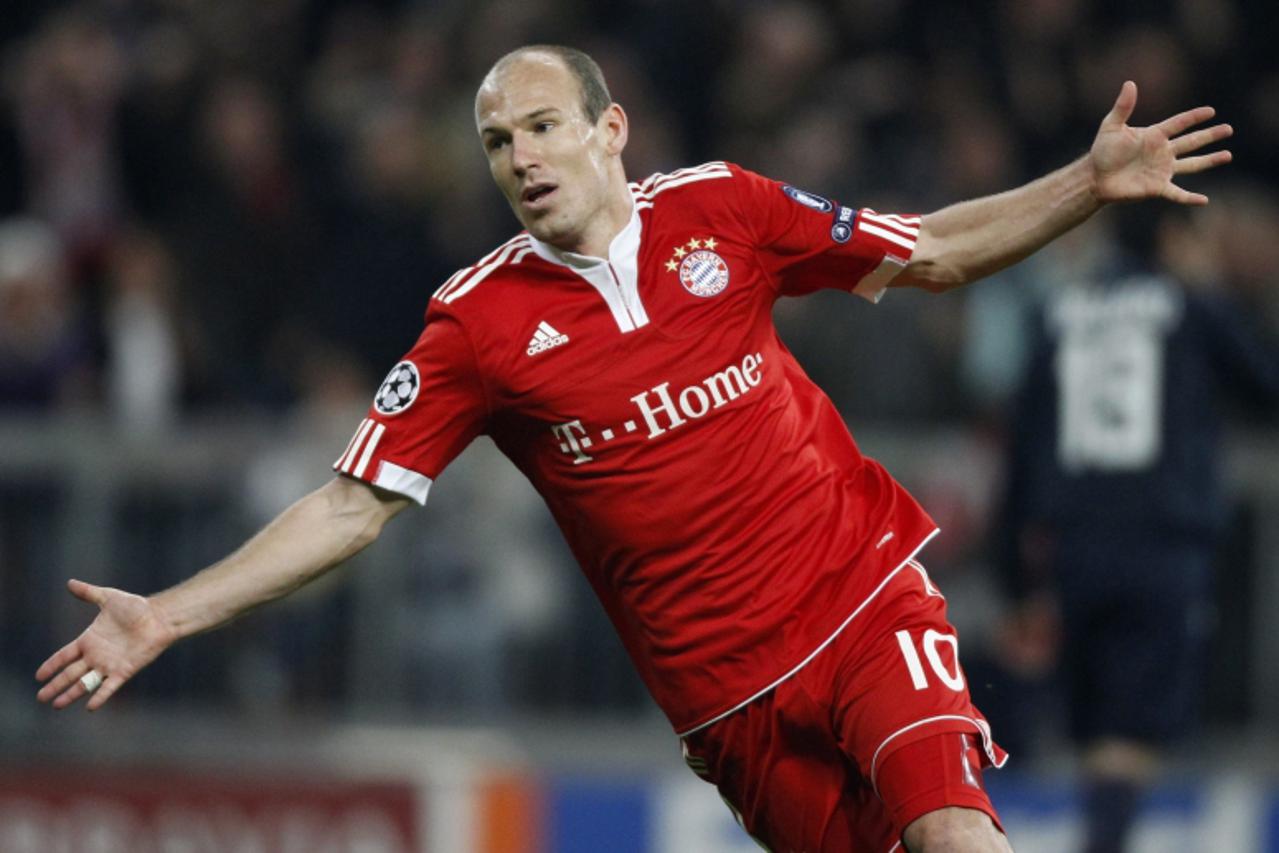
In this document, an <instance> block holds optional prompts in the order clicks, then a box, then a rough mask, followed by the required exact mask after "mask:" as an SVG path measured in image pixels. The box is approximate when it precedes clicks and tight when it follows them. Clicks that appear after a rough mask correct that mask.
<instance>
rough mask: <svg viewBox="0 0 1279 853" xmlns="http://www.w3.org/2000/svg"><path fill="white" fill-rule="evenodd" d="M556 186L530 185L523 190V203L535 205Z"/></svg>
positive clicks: (552, 191) (553, 190)
mask: <svg viewBox="0 0 1279 853" xmlns="http://www.w3.org/2000/svg"><path fill="white" fill-rule="evenodd" d="M555 190H556V187H555V186H554V185H553V184H547V185H545V186H537V187H530V188H528V189H526V190H525V191H524V203H525V204H527V205H530V206H536V205H537V204H538V202H540V201H542V200H543V199H545V198H547V197H548V196H550V195H551V194H552V193H554V192H555Z"/></svg>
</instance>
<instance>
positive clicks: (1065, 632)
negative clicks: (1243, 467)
mask: <svg viewBox="0 0 1279 853" xmlns="http://www.w3.org/2000/svg"><path fill="white" fill-rule="evenodd" d="M1112 230H1115V224H1114V221H1113V218H1111V219H1107V220H1106V221H1105V222H1102V221H1097V222H1093V223H1089V224H1088V225H1087V226H1085V227H1084V228H1083V229H1080V231H1078V232H1076V233H1075V234H1073V235H1071V240H1072V243H1073V244H1074V245H1073V246H1072V248H1073V249H1074V250H1075V251H1074V252H1073V253H1072V257H1073V258H1074V259H1075V263H1074V264H1073V265H1072V267H1071V268H1070V272H1071V273H1073V274H1074V276H1075V278H1074V279H1073V280H1061V281H1057V282H1055V283H1054V284H1055V285H1056V286H1055V287H1053V288H1052V289H1051V291H1050V293H1051V297H1050V299H1049V300H1048V301H1047V303H1046V304H1045V305H1044V306H1043V307H1042V311H1041V313H1040V315H1039V316H1038V317H1037V318H1036V334H1035V346H1034V350H1033V353H1032V357H1031V361H1030V364H1029V367H1028V370H1027V373H1026V376H1025V379H1024V382H1023V385H1022V388H1021V390H1020V392H1019V393H1018V399H1017V405H1016V407H1015V409H1014V412H1013V416H1014V417H1013V423H1012V435H1013V442H1012V446H1011V448H1010V449H1011V456H1010V463H1009V478H1010V480H1009V487H1008V492H1007V495H1006V501H1005V503H1006V508H1005V512H1004V519H1003V522H1004V523H1003V525H1002V532H1003V533H1004V535H1005V537H1006V543H1007V545H1006V547H1005V549H1004V552H1005V555H1004V560H1003V568H1004V570H1005V573H1006V576H1007V580H1008V588H1009V590H1010V592H1011V593H1012V594H1013V596H1014V599H1015V600H1016V601H1017V602H1018V605H1017V607H1018V610H1017V615H1016V617H1015V618H1014V620H1013V623H1012V624H1013V625H1015V626H1023V627H1024V628H1025V629H1026V630H1025V631H1024V632H1021V633H1022V639H1023V642H1029V641H1030V639H1031V635H1032V634H1035V633H1037V634H1039V635H1040V636H1043V635H1044V634H1045V633H1047V634H1048V635H1049V636H1050V637H1051V636H1053V635H1055V634H1056V631H1054V627H1056V628H1059V629H1060V650H1059V651H1060V670H1061V682H1062V687H1063V688H1064V692H1065V697H1066V699H1067V701H1068V703H1069V710H1070V723H1071V735H1072V737H1073V738H1074V739H1075V740H1076V742H1077V743H1078V744H1079V747H1080V749H1081V751H1082V755H1081V757H1082V762H1083V771H1084V775H1085V779H1086V793H1085V807H1086V813H1087V818H1088V821H1087V823H1088V830H1087V833H1086V837H1087V840H1086V845H1085V849H1086V850H1087V851H1089V853H1105V851H1120V850H1123V849H1125V842H1126V839H1127V837H1128V835H1129V829H1130V827H1131V825H1132V822H1133V818H1134V816H1135V815H1136V813H1137V810H1138V803H1139V797H1140V794H1141V791H1142V789H1143V787H1144V786H1146V785H1147V784H1149V783H1150V782H1151V781H1152V779H1153V778H1154V776H1155V774H1156V772H1157V764H1158V759H1159V757H1160V752H1161V751H1162V750H1163V749H1164V748H1165V747H1166V746H1167V745H1168V744H1170V743H1172V742H1174V741H1175V740H1177V739H1178V738H1180V737H1184V735H1185V733H1186V731H1187V729H1188V728H1190V727H1191V726H1192V725H1193V723H1194V720H1195V716H1196V715H1195V713H1194V712H1195V710H1196V708H1195V706H1196V704H1197V701H1198V700H1197V697H1198V696H1199V695H1200V694H1201V689H1200V688H1201V685H1202V682H1203V676H1204V672H1203V667H1204V663H1205V652H1206V643H1207V640H1208V635H1209V631H1210V628H1211V625H1212V622H1213V619H1212V614H1211V612H1210V609H1211V601H1212V599H1213V595H1212V574H1211V569H1212V565H1213V561H1214V557H1215V556H1216V545H1217V540H1218V535H1219V533H1220V532H1221V529H1222V526H1223V525H1224V523H1225V521H1226V516H1227V506H1226V500H1225V495H1224V494H1223V489H1222V486H1221V483H1220V482H1219V468H1220V458H1219V457H1220V440H1221V435H1220V433H1221V423H1220V419H1221V417H1222V413H1223V408H1224V406H1223V403H1225V402H1227V401H1228V400H1232V401H1236V402H1239V403H1242V404H1244V406H1245V407H1247V408H1249V409H1252V410H1260V411H1265V410H1269V411H1271V412H1273V411H1275V410H1276V409H1279V353H1277V352H1275V350H1274V348H1273V347H1272V346H1268V345H1267V344H1266V343H1265V342H1264V341H1263V340H1262V339H1261V338H1260V337H1259V336H1258V334H1257V332H1256V330H1255V329H1254V328H1253V327H1252V323H1251V322H1250V321H1249V318H1248V317H1247V316H1246V315H1245V314H1244V313H1243V312H1242V311H1241V310H1240V308H1239V307H1238V306H1237V305H1236V304H1235V303H1234V301H1233V300H1232V299H1231V298H1230V295H1229V294H1228V293H1227V292H1225V290H1224V286H1223V285H1222V284H1220V283H1218V282H1216V281H1213V280H1212V279H1211V278H1206V277H1205V275H1208V276H1211V275H1213V274H1216V273H1217V271H1219V270H1220V269H1221V264H1220V259H1219V258H1217V257H1216V256H1215V241H1214V240H1213V239H1212V237H1211V236H1210V235H1208V234H1206V233H1204V229H1203V227H1202V225H1198V226H1196V223H1194V222H1191V221H1186V220H1184V219H1183V217H1181V216H1177V215H1175V214H1171V213H1169V214H1164V215H1163V216H1162V217H1158V218H1156V217H1146V218H1144V221H1142V222H1134V223H1132V224H1130V225H1128V227H1124V228H1119V229H1118V230H1120V231H1121V233H1124V235H1125V237H1126V238H1127V239H1125V240H1124V241H1123V243H1122V244H1121V243H1119V242H1118V241H1117V240H1116V239H1115V238H1114V236H1112V234H1111V233H1110V232H1111V231H1112ZM1121 245H1122V249H1121V248H1120V246H1121ZM1188 261H1189V262H1188ZM1174 389H1175V390H1174ZM1015 633H1016V632H1015ZM1054 651H1056V650H1054Z"/></svg>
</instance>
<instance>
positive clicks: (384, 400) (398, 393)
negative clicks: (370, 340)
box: [373, 361, 422, 415]
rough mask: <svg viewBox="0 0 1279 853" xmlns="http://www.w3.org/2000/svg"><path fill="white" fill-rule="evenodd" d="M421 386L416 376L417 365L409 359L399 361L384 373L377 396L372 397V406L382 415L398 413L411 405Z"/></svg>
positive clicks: (419, 378) (420, 381)
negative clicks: (384, 377) (389, 370)
mask: <svg viewBox="0 0 1279 853" xmlns="http://www.w3.org/2000/svg"><path fill="white" fill-rule="evenodd" d="M421 387H422V380H421V377H419V376H418V372H417V365H415V364H414V363H413V362H411V361H401V362H400V363H399V364H397V365H395V367H392V368H391V372H390V373H388V374H387V375H386V379H385V380H383V382H382V387H381V388H379V389H378V391H377V396H376V397H374V398H373V408H374V409H376V410H377V411H378V412H379V413H380V414H383V415H398V414H399V413H400V412H402V411H404V410H405V409H407V408H408V407H409V406H411V405H413V401H414V400H416V399H417V392H418V389H419V388H421Z"/></svg>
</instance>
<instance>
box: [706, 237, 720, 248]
mask: <svg viewBox="0 0 1279 853" xmlns="http://www.w3.org/2000/svg"><path fill="white" fill-rule="evenodd" d="M703 243H704V245H705V246H706V248H708V249H710V250H711V251H712V252H713V251H715V247H716V246H718V245H719V244H718V243H716V242H715V238H714V237H707V238H706V239H705V240H704V241H703Z"/></svg>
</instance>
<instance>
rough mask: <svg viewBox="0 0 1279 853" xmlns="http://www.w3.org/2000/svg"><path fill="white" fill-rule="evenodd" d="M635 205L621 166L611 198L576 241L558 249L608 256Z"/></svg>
mask: <svg viewBox="0 0 1279 853" xmlns="http://www.w3.org/2000/svg"><path fill="white" fill-rule="evenodd" d="M634 204H635V200H634V199H632V198H631V191H630V188H629V187H628V186H627V185H626V177H625V175H623V174H622V173H621V170H620V169H619V170H618V172H617V174H615V175H614V176H613V180H612V181H610V184H609V192H608V196H607V200H606V201H605V203H604V204H603V205H602V206H601V207H600V209H599V211H598V213H597V214H596V215H595V216H593V217H591V221H590V222H589V223H588V224H587V226H586V229H585V230H584V231H583V232H582V234H581V235H580V236H579V238H578V239H577V240H574V241H573V245H557V246H556V247H555V248H557V249H560V250H562V251H566V252H574V253H576V254H579V255H587V256H589V257H593V258H607V257H608V247H609V246H610V245H612V243H613V238H614V237H616V236H617V235H618V234H620V233H622V229H623V228H625V227H626V226H627V224H628V223H629V222H630V221H631V211H632V208H633V206H634Z"/></svg>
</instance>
